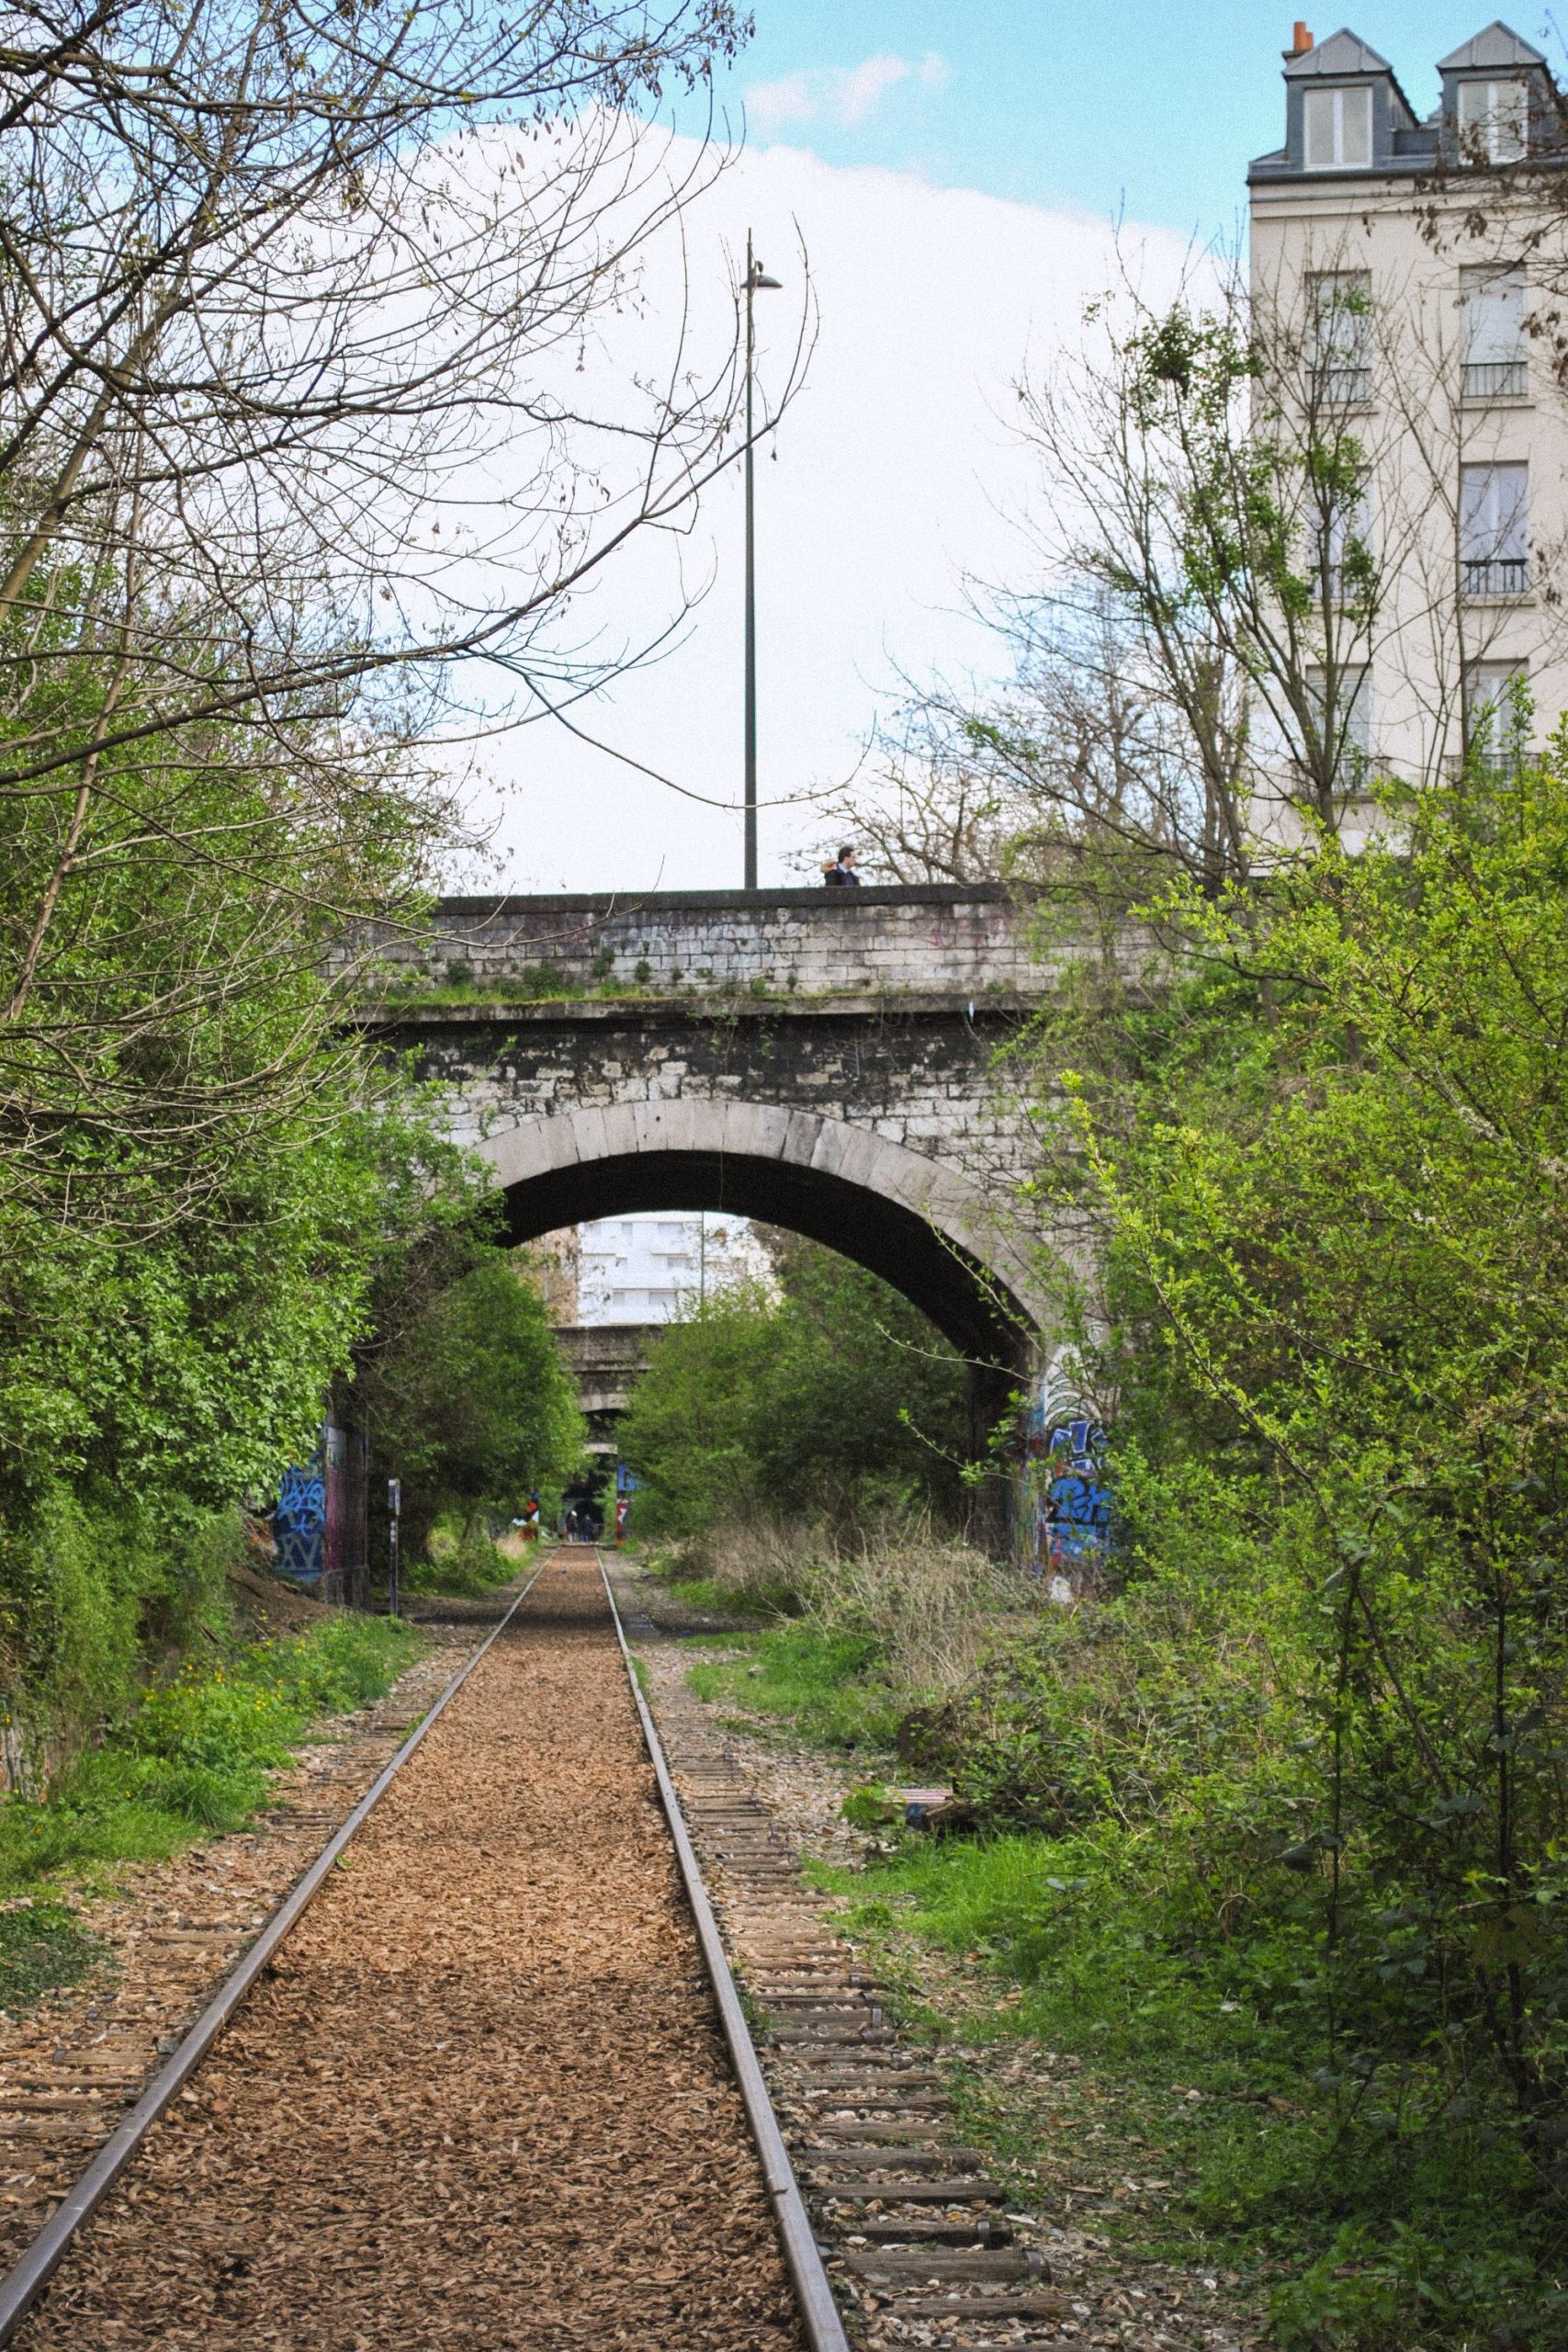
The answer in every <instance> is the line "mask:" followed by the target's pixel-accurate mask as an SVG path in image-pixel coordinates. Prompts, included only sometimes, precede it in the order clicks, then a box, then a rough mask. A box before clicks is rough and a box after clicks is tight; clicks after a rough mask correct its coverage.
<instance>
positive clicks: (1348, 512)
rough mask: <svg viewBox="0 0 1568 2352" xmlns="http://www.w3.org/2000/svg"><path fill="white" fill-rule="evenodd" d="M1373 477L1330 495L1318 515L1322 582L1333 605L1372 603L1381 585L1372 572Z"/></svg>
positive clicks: (1320, 575) (1367, 476)
mask: <svg viewBox="0 0 1568 2352" xmlns="http://www.w3.org/2000/svg"><path fill="white" fill-rule="evenodd" d="M1371 490H1372V486H1371V475H1370V474H1363V475H1362V476H1361V479H1360V480H1359V482H1358V483H1357V484H1356V487H1355V489H1354V490H1353V491H1350V492H1348V494H1343V495H1328V494H1325V496H1326V508H1325V511H1324V512H1321V513H1320V514H1319V516H1318V538H1317V546H1318V579H1319V582H1320V583H1321V585H1322V587H1323V590H1324V593H1325V595H1326V597H1327V600H1328V602H1329V603H1330V604H1331V605H1367V604H1370V603H1371V598H1372V595H1373V593H1374V591H1375V588H1376V585H1377V582H1376V578H1375V575H1374V572H1373V570H1372V561H1371V552H1372V495H1371Z"/></svg>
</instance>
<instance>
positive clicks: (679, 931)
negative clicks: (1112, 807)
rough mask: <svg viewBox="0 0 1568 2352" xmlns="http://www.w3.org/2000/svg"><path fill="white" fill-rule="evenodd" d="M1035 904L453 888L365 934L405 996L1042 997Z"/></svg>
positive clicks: (1000, 892)
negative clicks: (416, 918)
mask: <svg viewBox="0 0 1568 2352" xmlns="http://www.w3.org/2000/svg"><path fill="white" fill-rule="evenodd" d="M1028 933H1029V922H1028V918H1027V914H1026V912H1025V911H1024V910H1022V909H1021V907H1020V905H1019V903H1018V901H1017V899H1015V897H1014V896H1013V894H1012V893H1011V892H1010V890H1008V889H1006V888H1003V887H1002V886H1000V885H998V884H994V883H989V884H987V883H982V884H969V885H963V886H960V885H931V884H928V885H922V886H920V887H919V888H863V889H859V890H829V889H826V888H818V889H779V890H696V891H690V890H683V891H654V892H651V893H644V894H641V895H631V894H627V893H621V894H619V895H615V896H612V895H608V894H606V895H604V896H581V897H567V898H561V897H554V898H468V899H464V898H451V899H441V900H439V901H438V902H437V905H436V907H435V909H434V912H433V914H432V915H431V917H430V918H429V920H428V922H426V923H425V924H424V925H423V927H422V928H421V929H419V930H418V931H417V932H411V931H408V930H400V929H396V928H394V927H393V926H391V925H389V924H383V925H371V926H368V927H367V930H366V931H365V932H364V933H361V934H360V936H359V937H358V938H357V939H356V941H355V944H354V947H355V960H356V961H359V962H361V964H362V965H364V964H367V965H368V966H369V967H370V969H371V970H372V971H373V972H374V973H376V974H377V975H378V978H379V980H380V982H381V984H382V985H383V986H386V987H388V988H389V989H392V990H393V991H394V992H396V993H398V994H412V995H418V994H419V993H421V992H422V990H423V989H430V990H433V991H434V990H438V989H443V988H446V987H452V986H458V987H471V988H474V989H480V990H484V991H486V992H495V993H501V992H502V991H504V989H506V986H507V984H508V983H514V984H515V985H516V988H517V992H518V993H519V994H520V995H525V996H535V995H537V996H558V995H563V996H564V995H572V994H584V995H591V994H611V993H619V992H620V991H621V990H623V989H624V990H626V991H627V992H628V993H629V992H632V991H639V992H645V993H648V994H651V995H656V996H659V995H688V994H696V995H705V994H708V993H713V994H716V995H733V994H737V993H739V994H748V993H749V994H755V995H761V994H766V995H769V996H786V995H788V996H794V995H799V996H808V997H821V996H835V997H842V996H865V995H882V994H889V993H896V994H897V995H900V996H908V995H916V996H945V997H950V998H951V997H963V998H968V997H976V998H980V997H990V998H996V997H998V996H1006V997H1009V998H1014V999H1016V998H1018V997H1021V996H1026V997H1027V996H1039V995H1041V994H1043V992H1044V989H1045V988H1046V986H1047V985H1048V978H1049V976H1048V974H1047V972H1046V971H1045V970H1044V969H1043V967H1042V966H1041V965H1040V964H1039V963H1038V962H1037V961H1035V960H1034V959H1033V958H1032V956H1031V954H1030V944H1029V936H1028Z"/></svg>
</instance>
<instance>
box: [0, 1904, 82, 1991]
mask: <svg viewBox="0 0 1568 2352" xmlns="http://www.w3.org/2000/svg"><path fill="white" fill-rule="evenodd" d="M107 1954H108V1946H107V1944H106V1943H104V1942H103V1941H102V1940H101V1939H100V1938H99V1937H97V1936H95V1935H94V1934H93V1933H92V1932H91V1930H90V1929H88V1928H85V1927H83V1925H82V1923H81V1921H80V1919H79V1918H78V1917H77V1916H76V1914H75V1912H74V1911H73V1910H71V1909H69V1908H68V1906H67V1905H65V1904H63V1903H27V1904H19V1905H17V1906H16V1908H15V1909H12V1910H7V1911H0V2009H6V2010H8V2011H9V2012H10V2013H11V2015H12V2016H13V2017H15V2016H16V2015H17V2012H18V2011H19V2010H22V2009H28V2008H31V2007H32V2006H33V2004H34V2003H35V2002H36V2001H39V2000H40V1999H41V1998H42V1997H43V1996H44V1994H45V1993H53V1992H56V1991H58V1990H59V1989H60V1988H61V1987H62V1986H64V1985H75V1984H77V1983H79V1982H80V1980H81V1979H82V1978H83V1977H84V1976H85V1975H86V1974H87V1973H88V1972H89V1970H91V1969H93V1968H96V1966H97V1965H98V1963H99V1962H101V1961H103V1960H104V1959H106V1958H107Z"/></svg>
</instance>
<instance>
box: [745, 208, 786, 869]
mask: <svg viewBox="0 0 1568 2352" xmlns="http://www.w3.org/2000/svg"><path fill="white" fill-rule="evenodd" d="M778 291H779V280H778V279H777V278H776V277H769V276H768V274H767V272H766V270H765V269H764V268H763V267H762V265H761V262H760V261H759V260H758V259H757V257H756V255H755V254H753V252H752V251H751V232H750V229H748V230H747V232H746V888H747V889H748V890H754V889H755V888H756V887H757V552H756V510H755V497H754V492H753V466H752V448H751V376H752V367H753V362H754V360H755V356H756V349H757V335H756V329H755V326H754V324H753V322H752V315H751V304H752V298H753V297H754V296H755V295H757V294H760V293H773V294H776V293H777V292H778Z"/></svg>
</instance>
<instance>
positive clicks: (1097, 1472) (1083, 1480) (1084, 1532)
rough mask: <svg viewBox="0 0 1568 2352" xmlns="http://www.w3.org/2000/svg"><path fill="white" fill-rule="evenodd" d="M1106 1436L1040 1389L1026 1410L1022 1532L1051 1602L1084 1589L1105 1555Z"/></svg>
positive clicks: (1108, 1515) (1107, 1541)
mask: <svg viewBox="0 0 1568 2352" xmlns="http://www.w3.org/2000/svg"><path fill="white" fill-rule="evenodd" d="M1106 1446H1107V1440H1106V1435H1105V1431H1104V1430H1103V1429H1102V1428H1101V1427H1100V1423H1099V1422H1098V1421H1097V1420H1095V1419H1093V1418H1092V1417H1091V1416H1090V1415H1089V1414H1088V1413H1083V1412H1077V1411H1075V1410H1074V1409H1073V1408H1071V1407H1070V1406H1066V1405H1064V1404H1063V1403H1062V1402H1061V1400H1060V1399H1059V1398H1052V1397H1047V1396H1046V1395H1045V1393H1044V1391H1043V1389H1042V1390H1041V1391H1040V1392H1039V1393H1038V1394H1037V1395H1036V1397H1034V1400H1033V1403H1032V1406H1031V1408H1030V1415H1029V1427H1028V1431H1027V1437H1026V1443H1025V1453H1024V1526H1025V1529H1026V1532H1027V1536H1028V1541H1029V1548H1030V1566H1031V1567H1032V1570H1033V1573H1034V1574H1035V1575H1036V1576H1038V1577H1044V1578H1046V1579H1047V1580H1048V1583H1049V1588H1050V1592H1051V1597H1052V1599H1053V1600H1075V1599H1077V1596H1078V1595H1079V1593H1081V1592H1082V1591H1083V1590H1084V1589H1086V1588H1087V1587H1088V1586H1089V1585H1090V1584H1091V1583H1092V1582H1093V1580H1094V1578H1095V1577H1096V1575H1097V1574H1098V1571H1099V1569H1100V1564H1101V1562H1102V1561H1103V1560H1104V1559H1105V1556H1106V1555H1107V1553H1108V1552H1109V1551H1110V1548H1111V1488H1110V1487H1109V1485H1108V1484H1107V1483H1106V1475H1105V1455H1106Z"/></svg>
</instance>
